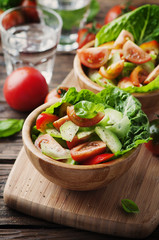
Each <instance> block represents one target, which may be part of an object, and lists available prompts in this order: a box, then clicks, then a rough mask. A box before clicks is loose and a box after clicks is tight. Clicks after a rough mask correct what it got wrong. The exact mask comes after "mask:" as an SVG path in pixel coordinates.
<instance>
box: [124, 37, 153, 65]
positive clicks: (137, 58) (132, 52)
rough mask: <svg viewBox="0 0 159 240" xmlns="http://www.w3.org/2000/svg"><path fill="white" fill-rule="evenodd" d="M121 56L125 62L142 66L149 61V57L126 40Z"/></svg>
mask: <svg viewBox="0 0 159 240" xmlns="http://www.w3.org/2000/svg"><path fill="white" fill-rule="evenodd" d="M123 55H124V57H125V59H126V60H128V61H130V62H132V63H135V64H142V63H146V62H148V61H150V60H151V56H150V55H149V54H148V53H146V52H145V51H144V50H143V49H141V48H140V47H139V46H137V45H136V44H135V43H133V42H132V41H130V40H128V41H127V42H126V43H125V44H124V46H123Z"/></svg>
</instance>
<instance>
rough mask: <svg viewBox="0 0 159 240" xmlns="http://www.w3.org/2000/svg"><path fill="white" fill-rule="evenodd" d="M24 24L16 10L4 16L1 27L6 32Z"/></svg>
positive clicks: (22, 18) (22, 17) (20, 14)
mask: <svg viewBox="0 0 159 240" xmlns="http://www.w3.org/2000/svg"><path fill="white" fill-rule="evenodd" d="M23 23H24V16H23V15H22V13H21V12H20V11H18V10H15V11H12V12H10V13H8V14H6V15H5V16H4V18H3V21H2V26H3V27H4V28H5V29H6V30H7V29H9V28H11V27H13V26H17V25H21V24H23Z"/></svg>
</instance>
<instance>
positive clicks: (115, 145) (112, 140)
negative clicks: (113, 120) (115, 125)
mask: <svg viewBox="0 0 159 240" xmlns="http://www.w3.org/2000/svg"><path fill="white" fill-rule="evenodd" d="M95 132H96V133H97V135H98V136H99V137H100V139H101V140H102V141H103V142H105V143H106V144H107V146H108V148H109V149H110V150H111V151H112V152H113V153H116V152H118V151H120V150H121V148H122V144H121V142H120V140H119V138H118V137H117V135H115V134H114V133H113V132H111V131H110V130H108V129H106V128H104V127H100V126H98V127H96V128H95Z"/></svg>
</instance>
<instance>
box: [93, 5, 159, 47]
mask: <svg viewBox="0 0 159 240" xmlns="http://www.w3.org/2000/svg"><path fill="white" fill-rule="evenodd" d="M122 29H125V30H128V31H129V32H131V33H132V34H133V36H134V39H135V42H136V43H137V44H138V45H140V44H141V43H143V42H148V41H151V40H156V41H158V42H159V6H157V5H149V4H147V5H143V6H141V7H139V8H137V9H135V10H133V11H131V12H129V13H126V14H124V15H123V16H121V17H119V18H117V19H115V20H113V21H112V22H110V23H109V24H107V25H105V26H103V27H102V28H101V30H100V31H99V32H98V33H97V35H96V39H95V46H99V45H101V44H103V43H105V42H109V41H113V40H115V39H116V38H117V37H118V35H119V33H120V32H121V30H122Z"/></svg>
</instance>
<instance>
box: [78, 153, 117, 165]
mask: <svg viewBox="0 0 159 240" xmlns="http://www.w3.org/2000/svg"><path fill="white" fill-rule="evenodd" d="M113 156H114V153H103V154H100V155H97V156H95V157H93V158H89V159H87V160H85V161H83V162H82V164H83V165H93V164H98V163H103V162H106V161H108V160H110V159H111V158H112V157H113Z"/></svg>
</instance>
